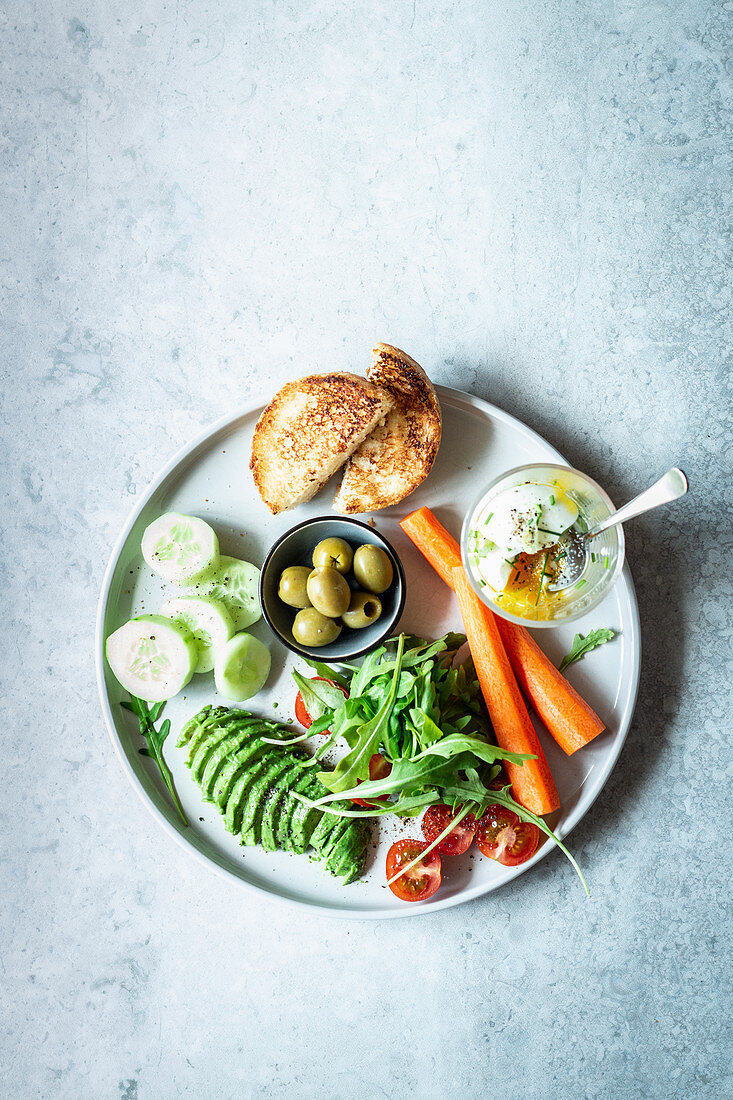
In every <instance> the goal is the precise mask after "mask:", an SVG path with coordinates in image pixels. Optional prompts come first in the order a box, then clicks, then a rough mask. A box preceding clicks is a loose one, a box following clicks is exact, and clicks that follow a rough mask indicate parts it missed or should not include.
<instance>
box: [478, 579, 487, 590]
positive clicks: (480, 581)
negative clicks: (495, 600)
mask: <svg viewBox="0 0 733 1100" xmlns="http://www.w3.org/2000/svg"><path fill="white" fill-rule="evenodd" d="M478 583H479V584H480V585H481V587H482V588H486V581H482V580H479V582H478Z"/></svg>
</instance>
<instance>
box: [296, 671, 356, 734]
mask: <svg viewBox="0 0 733 1100" xmlns="http://www.w3.org/2000/svg"><path fill="white" fill-rule="evenodd" d="M293 679H294V680H295V682H296V684H297V685H298V688H299V690H300V694H301V696H302V698H303V703H304V705H305V709H306V710H307V711H308V713H309V714H310V716H311V718H312V719H313V721H314V722H315V721H316V720H317V719H318V718H322V717H323V715H324V714H326V712H327V711H335V710H338V709H339V707H340V706H341V705H342V703H343V702H344V693H343V691H341V689H340V688H337V687H334V686H333V684H327V683H325V682H324V681H323V680H308V679H306V677H305V676H301V674H300V673H299V672H298V671H297V669H293ZM331 679H333V677H331Z"/></svg>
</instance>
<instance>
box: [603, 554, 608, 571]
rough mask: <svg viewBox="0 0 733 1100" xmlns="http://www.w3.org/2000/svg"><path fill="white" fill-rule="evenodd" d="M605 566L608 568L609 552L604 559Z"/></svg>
mask: <svg viewBox="0 0 733 1100" xmlns="http://www.w3.org/2000/svg"><path fill="white" fill-rule="evenodd" d="M603 568H604V569H608V554H606V556H605V558H604V559H603Z"/></svg>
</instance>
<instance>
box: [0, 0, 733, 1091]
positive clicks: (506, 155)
mask: <svg viewBox="0 0 733 1100" xmlns="http://www.w3.org/2000/svg"><path fill="white" fill-rule="evenodd" d="M133 7H134V8H135V9H136V10H135V11H131V10H130V5H126V4H121V3H114V2H113V3H109V2H108V3H104V2H103V0H97V2H96V3H90V2H85V0H79V3H75V4H71V5H70V4H69V3H66V2H59V3H55V4H52V3H51V0H47V2H46V3H38V2H33V0H27V2H23V3H20V2H19V0H10V3H9V4H6V5H5V7H4V9H3V10H2V11H1V12H0V29H1V31H2V37H1V39H0V42H1V46H0V50H1V52H2V66H1V68H0V82H1V92H2V96H1V102H2V127H1V129H2V134H1V139H0V140H1V142H2V164H3V172H2V185H1V186H0V212H1V218H2V232H1V234H0V240H1V244H0V271H1V275H2V291H3V295H2V325H1V331H0V363H1V369H2V372H3V396H2V402H3V403H2V422H3V424H2V426H3V433H4V439H5V442H4V447H3V475H4V478H5V476H6V475H7V493H8V496H7V503H6V506H5V509H4V514H3V524H2V526H3V531H2V538H3V550H4V555H3V556H4V564H3V566H2V581H3V584H2V589H3V593H4V597H5V608H6V611H5V615H6V620H7V618H8V617H9V619H10V621H9V622H7V621H6V627H7V629H6V634H5V638H6V644H5V650H4V656H3V661H2V666H1V669H0V671H1V673H2V677H3V681H4V690H3V722H2V738H3V749H2V752H3V765H2V773H3V785H4V788H5V792H4V794H3V796H2V831H3V868H2V915H3V924H4V926H5V927H4V932H3V935H2V942H1V944H0V956H1V965H0V976H1V979H0V989H1V992H2V997H3V1000H4V1009H5V1011H4V1013H3V1023H2V1029H3V1040H2V1043H3V1053H4V1057H3V1059H2V1063H3V1074H2V1080H3V1084H1V1085H0V1089H2V1090H3V1093H4V1095H7V1096H8V1097H13V1098H14V1100H15V1098H25V1097H42V1098H46V1097H57V1096H59V1097H71V1098H74V1100H77V1098H87V1097H88V1098H94V1100H96V1098H98V1097H100V1098H102V1097H104V1098H106V1097H111V1098H115V1097H118V1098H119V1097H122V1098H124V1100H136V1098H137V1100H148V1098H150V1100H159V1098H169V1097H170V1098H173V1097H178V1096H184V1095H185V1096H191V1097H197V1098H204V1100H207V1098H209V1097H220V1096H224V1097H235V1096H236V1097H250V1096H259V1095H264V1096H273V1097H311V1096H313V1097H322V1096H325V1097H329V1098H330V1097H334V1098H341V1097H359V1098H362V1097H363V1098H372V1097H400V1098H401V1097H411V1096H413V1095H416V1096H427V1097H430V1098H433V1097H435V1098H444V1097H445V1098H454V1097H455V1098H459V1097H460V1098H464V1097H466V1096H477V1095H478V1096H481V1095H487V1094H488V1095H493V1094H497V1095H500V1096H501V1095H507V1096H513V1097H519V1098H528V1100H534V1098H537V1100H547V1098H554V1097H570V1098H573V1100H575V1098H586V1097H588V1098H594V1097H609V1096H611V1097H623V1098H625V1097H650V1096H653V1097H680V1096H685V1097H712V1098H716V1100H717V1098H719V1097H722V1096H724V1095H726V1094H728V1095H730V1092H729V1091H728V1090H730V1089H731V1088H733V1080H732V1078H731V1065H730V1056H729V1050H730V1031H729V1030H728V1027H727V1025H729V1022H730V1014H729V1005H730V1000H729V995H730V955H729V954H727V953H729V952H730V948H731V936H730V931H731V927H730V922H729V912H730V911H729V909H727V908H726V906H727V905H728V904H729V897H730V895H729V869H728V867H726V865H729V847H728V844H729V841H728V836H729V831H730V826H729V821H730V811H731V802H730V795H729V790H730V781H731V763H730V750H729V743H730V700H731V694H730V688H729V676H730V671H729V668H728V669H726V659H727V658H728V656H729V651H728V650H726V643H727V641H728V620H727V618H726V614H727V612H728V609H729V607H730V603H729V602H728V603H726V600H727V601H730V592H731V583H730V573H731V570H730V563H728V564H727V566H726V564H725V550H726V548H727V540H728V539H729V538H730V527H729V515H730V507H731V500H730V493H729V481H725V480H724V478H726V477H728V478H729V477H730V467H729V466H728V455H729V451H730V426H729V423H728V424H726V419H725V410H726V408H727V407H728V408H729V405H727V402H728V401H729V397H730V395H729V392H727V391H726V384H727V382H728V379H729V375H728V374H727V372H726V371H725V359H724V339H725V335H726V334H725V332H724V329H723V316H724V311H725V309H726V307H727V306H728V304H729V300H730V282H729V281H728V279H727V277H726V268H725V265H726V262H727V259H728V256H727V254H726V246H725V225H726V215H727V214H728V212H729V211H728V210H727V209H726V200H727V193H728V190H729V187H730V174H729V173H730V158H729V155H728V152H727V150H729V148H730V146H729V145H728V143H727V135H726V128H725V123H726V120H727V119H729V117H730V116H728V115H726V113H725V100H726V97H729V96H730V91H731V80H730V72H729V71H727V70H726V51H727V50H728V49H729V46H730V40H729V39H726V22H725V21H726V19H728V18H729V16H730V9H731V5H730V4H727V3H723V2H719V3H704V2H693V0H679V2H673V0H667V2H664V0H658V2H654V3H640V2H624V0H616V2H613V3H612V2H608V0H601V2H594V0H549V2H542V0H512V2H502V3H481V2H480V0H465V2H463V3H445V2H443V3H440V2H435V3H427V2H424V0H407V2H404V3H403V2H401V0H389V2H382V0H370V2H369V3H365V2H358V3H350V4H349V3H341V4H337V3H335V2H317V0H316V2H309V3H305V2H295V0H291V2H275V0H270V2H256V3H254V2H252V3H248V2H247V0H239V2H235V0H225V2H222V3H216V2H210V3H208V4H207V3H203V2H202V0H189V2H186V0H180V2H174V0H170V2H163V0H147V2H146V3H142V4H139V5H133ZM377 339H383V340H388V341H391V342H392V343H395V344H397V345H400V346H403V347H405V348H406V349H408V350H409V351H410V352H411V353H412V354H413V355H415V357H416V358H417V359H418V360H419V361H420V362H422V363H423V364H424V365H425V366H426V367H427V369H428V370H429V371H430V372H431V374H432V376H433V377H434V378H435V380H436V381H439V382H442V383H446V384H452V385H455V386H458V387H461V388H464V389H470V390H472V391H474V392H475V393H477V394H480V395H483V396H485V397H488V398H489V399H491V400H492V401H494V402H496V403H498V404H500V405H502V406H503V407H504V408H506V409H507V410H508V411H510V412H512V413H514V414H516V415H518V416H520V417H521V418H523V419H524V420H526V421H527V422H528V423H529V424H531V425H532V426H533V427H535V428H536V429H538V430H539V431H540V432H542V433H543V434H545V435H546V436H547V437H548V438H549V439H550V441H551V442H552V443H554V444H555V445H556V446H558V447H559V448H560V449H561V450H562V451H563V452H564V453H565V454H566V455H567V456H568V457H569V458H570V459H571V460H572V461H573V462H574V463H575V464H576V465H579V466H581V467H582V468H584V469H586V470H587V471H588V472H590V473H591V474H593V475H594V476H596V477H597V478H599V479H600V480H601V481H602V482H604V484H606V485H607V487H608V488H609V491H610V492H611V494H612V496H614V497H615V498H617V499H619V500H620V499H622V498H624V497H626V496H627V495H630V494H631V493H632V492H633V491H635V490H636V489H637V488H639V487H641V486H643V485H645V484H646V483H648V482H650V481H651V480H653V479H654V478H655V477H656V476H657V475H658V474H659V473H661V472H662V471H663V470H664V469H665V468H666V467H667V466H669V465H672V464H673V463H676V462H678V463H679V464H680V465H682V466H683V467H684V468H685V469H686V470H687V472H688V474H689V476H690V480H691V483H692V487H693V494H692V496H691V497H688V498H687V500H686V501H685V502H683V503H682V504H680V505H677V506H676V507H675V508H674V509H670V510H668V511H666V512H665V513H664V514H662V513H658V514H657V515H654V516H650V517H648V518H646V519H644V520H641V521H639V522H637V523H636V525H635V526H633V528H632V529H630V530H629V532H628V541H629V552H628V556H629V560H630V562H631V566H632V570H633V573H634V577H635V580H636V583H637V587H638V594H639V600H640V605H641V613H642V622H643V632H644V647H645V650H644V665H643V676H642V685H641V697H640V702H639V707H638V710H637V714H636V719H635V721H634V725H633V729H632V731H631V735H630V737H629V740H628V743H627V746H626V748H625V751H624V753H623V755H622V757H621V759H620V761H619V764H618V766H617V768H616V771H615V773H614V775H613V777H612V779H611V781H610V782H609V784H608V786H607V788H606V790H605V791H604V792H603V794H602V796H601V797H600V799H599V800H598V802H597V803H596V805H595V807H594V809H593V811H592V812H591V813H590V814H589V816H588V818H587V819H586V820H585V821H584V822H583V823H582V825H581V826H580V827H578V828H577V829H576V831H575V832H574V834H573V837H572V845H573V848H574V850H575V852H576V854H577V855H578V857H579V859H580V861H581V863H582V865H583V867H584V869H585V871H586V873H587V876H588V879H589V881H590V883H591V886H592V898H591V900H590V901H586V900H584V898H583V895H582V893H581V891H580V889H579V887H578V885H577V882H576V881H575V880H574V878H573V875H572V873H571V872H570V870H569V868H568V867H567V865H565V864H564V862H563V860H562V859H561V857H559V855H554V856H551V857H550V858H548V859H547V860H545V861H544V862H543V863H541V864H540V865H539V866H538V867H537V868H536V869H535V870H534V871H533V872H532V874H531V875H528V876H525V877H524V878H522V879H520V880H519V881H518V882H517V884H516V885H514V886H512V887H510V888H508V889H504V890H502V891H500V892H498V893H496V894H493V895H491V896H490V897H487V898H486V899H484V900H482V901H479V902H477V903H474V904H471V905H467V906H464V907H459V908H457V909H453V910H451V911H448V912H445V913H441V914H438V915H436V916H433V917H431V918H430V919H424V920H410V921H408V922H397V923H395V922H391V923H386V924H383V923H372V924H370V923H358V924H342V923H339V922H337V921H332V920H326V919H320V918H312V917H309V916H308V915H307V914H305V913H295V912H293V911H291V910H289V909H280V908H278V907H276V906H275V905H273V904H268V903H267V902H265V901H262V902H259V901H258V900H257V899H256V898H253V897H251V896H245V895H244V894H243V893H242V892H240V891H239V890H238V889H237V888H236V887H235V886H234V885H233V884H231V883H229V882H227V881H223V880H221V879H219V878H217V877H215V876H214V875H213V874H209V873H207V872H206V871H205V870H203V869H202V868H201V867H200V866H199V865H198V863H195V862H194V861H192V860H191V858H190V857H189V856H188V855H187V854H185V853H184V852H183V851H182V850H180V849H179V848H178V847H177V846H176V845H175V844H174V843H173V842H172V841H170V840H169V839H168V838H167V837H166V836H165V834H164V833H163V832H162V831H161V830H160V829H159V828H158V826H157V825H156V824H155V823H154V821H153V819H152V818H151V817H150V816H149V815H148V813H147V812H146V810H145V808H144V807H143V805H142V804H141V802H140V801H139V800H138V798H137V796H136V795H135V793H134V791H133V790H132V788H131V787H130V786H129V785H128V783H127V780H126V779H125V777H124V775H123V773H122V770H121V768H120V767H119V765H118V763H117V761H116V759H115V757H114V755H113V752H112V748H111V745H110V743H109V739H108V737H107V734H106V733H105V730H104V727H103V724H102V719H101V716H100V712H99V706H98V702H97V698H96V687H95V684H94V671H93V659H92V634H93V618H94V612H95V604H96V599H97V593H98V589H99V585H100V581H101V577H102V572H103V569H104V565H105V562H106V559H107V557H108V554H109V551H110V547H111V544H112V542H113V540H114V538H115V536H116V533H117V531H118V529H119V527H120V525H121V523H122V520H123V517H124V516H125V515H126V513H127V511H128V509H129V508H130V506H131V505H132V503H133V501H134V498H135V496H136V495H137V494H139V493H141V492H142V491H143V489H144V488H145V486H146V484H147V483H148V481H149V480H150V478H151V477H152V476H153V474H154V473H155V471H156V469H157V468H158V467H159V466H160V465H161V464H162V463H163V462H164V461H165V460H166V459H167V458H168V457H169V455H170V454H171V453H172V451H173V450H175V449H176V448H177V447H178V446H179V444H181V443H182V442H183V441H185V440H186V439H187V438H188V437H190V436H191V435H192V434H194V433H196V432H198V430H199V428H200V427H201V426H202V425H205V424H206V423H207V422H208V421H210V420H212V419H214V418H216V417H218V416H220V415H221V414H223V413H225V412H226V411H228V410H229V409H230V408H231V407H232V406H234V405H236V404H241V403H243V402H244V401H245V400H246V399H247V398H248V397H249V396H250V395H252V394H255V393H259V392H261V391H263V390H264V391H266V392H267V391H269V390H271V389H272V387H273V386H274V385H275V384H277V383H279V382H282V381H284V380H285V379H286V378H289V377H291V376H292V375H294V374H298V373H303V372H305V371H308V370H312V369H316V368H320V369H326V368H329V367H339V368H342V367H350V368H354V369H359V370H361V369H363V368H364V367H365V365H366V363H367V356H368V351H369V348H370V347H371V345H372V343H373V342H374V341H375V340H377ZM726 430H727V431H728V435H727V436H726V434H725V433H726ZM726 804H727V805H726Z"/></svg>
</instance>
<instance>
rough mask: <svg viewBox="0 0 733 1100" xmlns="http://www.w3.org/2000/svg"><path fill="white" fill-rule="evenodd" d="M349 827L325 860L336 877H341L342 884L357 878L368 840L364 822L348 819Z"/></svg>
mask: <svg viewBox="0 0 733 1100" xmlns="http://www.w3.org/2000/svg"><path fill="white" fill-rule="evenodd" d="M350 825H351V828H350V829H348V830H347V832H346V833H344V834H343V836H342V837H341V839H340V840H339V841H338V842H337V843H336V844H335V845H334V846H333V848H332V849H331V851H330V853H329V855H328V858H327V860H326V867H327V869H328V870H329V871H330V872H331V874H332V875H335V876H336V878H343V879H344V885H346V884H347V883H349V882H353V881H354V879H355V878H359V877H360V876H361V874H362V873H363V871H364V861H365V860H364V857H365V855H366V848H367V843H368V841H369V836H370V832H369V827H368V825H367V824H366V822H363V821H356V820H354V819H352V820H351V821H350Z"/></svg>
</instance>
